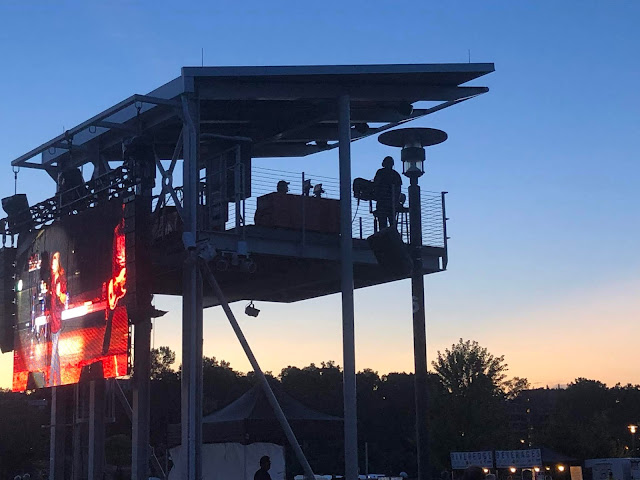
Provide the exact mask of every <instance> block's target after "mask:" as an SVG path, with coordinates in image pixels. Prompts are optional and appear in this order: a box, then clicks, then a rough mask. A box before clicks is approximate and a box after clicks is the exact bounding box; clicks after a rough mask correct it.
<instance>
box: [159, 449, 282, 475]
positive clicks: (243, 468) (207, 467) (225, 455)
mask: <svg viewBox="0 0 640 480" xmlns="http://www.w3.org/2000/svg"><path fill="white" fill-rule="evenodd" d="M181 449H182V447H180V446H178V447H175V448H172V449H171V450H170V452H171V458H172V460H173V463H174V465H173V468H172V469H171V471H170V472H169V480H181V479H182V478H184V477H183V475H182V465H181V455H180V450H181ZM264 455H268V456H269V457H270V458H271V469H270V470H269V475H271V478H272V480H284V474H285V470H284V468H285V467H284V447H282V446H281V445H276V444H275V443H261V442H258V443H250V444H249V445H242V444H241V443H207V444H204V445H202V480H229V479H231V478H232V479H237V480H253V475H254V474H255V473H256V470H258V469H259V468H260V458H261V457H262V456H264Z"/></svg>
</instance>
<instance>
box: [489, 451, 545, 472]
mask: <svg viewBox="0 0 640 480" xmlns="http://www.w3.org/2000/svg"><path fill="white" fill-rule="evenodd" d="M540 466H542V454H541V453H540V449H539V448H531V449H529V450H496V468H509V467H516V468H532V467H540Z"/></svg>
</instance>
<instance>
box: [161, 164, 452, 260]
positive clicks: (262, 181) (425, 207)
mask: <svg viewBox="0 0 640 480" xmlns="http://www.w3.org/2000/svg"><path fill="white" fill-rule="evenodd" d="M305 180H307V181H309V182H310V184H311V193H310V194H311V195H313V189H314V187H315V188H317V189H320V190H322V193H321V195H322V197H323V198H332V199H339V198H340V182H339V180H338V179H337V178H333V177H327V176H323V175H315V174H312V173H306V172H291V171H283V170H274V169H270V168H264V167H253V168H252V170H251V197H249V198H247V199H245V200H242V201H241V202H240V205H239V208H236V205H235V203H229V211H228V220H227V222H226V223H225V230H234V229H235V228H236V226H237V225H240V226H243V225H254V224H255V222H254V217H255V213H256V209H257V199H258V197H260V196H262V195H266V194H269V193H273V192H275V191H276V189H277V185H278V182H279V181H285V182H288V188H289V193H291V194H296V195H303V194H304V192H303V184H304V183H305ZM201 182H203V183H205V182H206V179H204V178H203V179H202V180H201ZM401 191H402V193H404V194H405V195H406V196H407V198H408V195H407V185H403V187H402V189H401ZM176 193H177V198H178V200H180V201H181V199H182V190H181V188H179V187H178V188H176ZM157 202H158V198H157V197H156V199H155V200H154V206H155V204H156V203H157ZM173 203H174V201H173V199H172V198H171V197H170V196H169V195H166V197H165V199H164V203H163V204H164V205H173ZM351 203H352V204H351V212H352V215H353V220H352V232H353V238H360V239H366V238H367V237H368V236H370V235H372V234H373V233H374V232H375V230H376V224H375V218H374V215H373V213H372V210H373V209H375V202H368V201H358V200H357V199H355V198H353V197H352V198H351ZM404 205H405V206H408V203H407V202H405V204H404ZM421 211H422V244H423V245H425V246H432V247H441V248H446V240H447V239H446V221H445V217H444V194H443V193H441V192H431V191H425V190H422V192H421ZM236 212H240V221H239V222H236ZM303 215H304V213H303ZM396 215H397V228H398V232H399V233H400V234H401V236H402V240H403V241H404V242H405V243H409V238H410V231H409V226H410V225H409V214H408V212H407V211H404V209H403V211H402V212H400V213H397V214H396ZM303 224H304V222H303Z"/></svg>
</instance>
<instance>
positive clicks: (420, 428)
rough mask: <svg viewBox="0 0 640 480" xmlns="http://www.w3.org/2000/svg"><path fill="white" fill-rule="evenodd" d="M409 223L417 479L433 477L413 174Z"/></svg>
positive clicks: (419, 239) (418, 216)
mask: <svg viewBox="0 0 640 480" xmlns="http://www.w3.org/2000/svg"><path fill="white" fill-rule="evenodd" d="M409 225H410V232H411V257H412V260H413V271H412V273H411V301H412V305H413V356H414V365H415V376H414V385H415V392H414V394H415V404H416V446H417V450H418V480H426V479H428V478H430V472H429V437H428V430H427V331H426V324H425V312H424V278H423V275H424V272H423V268H422V213H421V210H420V186H419V185H418V178H417V177H412V178H411V184H410V185H409Z"/></svg>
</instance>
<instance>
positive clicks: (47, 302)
mask: <svg viewBox="0 0 640 480" xmlns="http://www.w3.org/2000/svg"><path fill="white" fill-rule="evenodd" d="M122 214H123V207H122V204H121V203H119V202H110V203H108V204H106V205H103V206H100V207H96V208H93V209H90V210H87V211H85V212H82V213H80V214H77V215H72V216H69V217H67V218H63V219H60V220H58V221H57V222H54V223H53V224H52V225H49V226H46V227H44V228H42V229H40V230H38V231H36V232H35V234H34V237H33V240H32V241H31V242H30V244H29V245H28V246H26V248H25V249H24V250H22V251H19V252H18V256H17V261H16V273H17V292H16V303H17V322H16V332H15V350H14V362H13V391H23V390H26V389H32V388H39V387H49V386H56V385H67V384H73V383H77V382H78V381H80V379H81V378H82V377H83V376H86V377H87V378H95V375H99V376H103V377H104V378H110V377H118V376H123V375H126V374H127V373H128V351H129V319H128V315H127V309H126V306H125V305H124V304H123V300H122V299H123V298H124V297H125V296H126V293H127V269H126V248H125V245H126V242H125V233H124V219H123V215H122Z"/></svg>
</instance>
